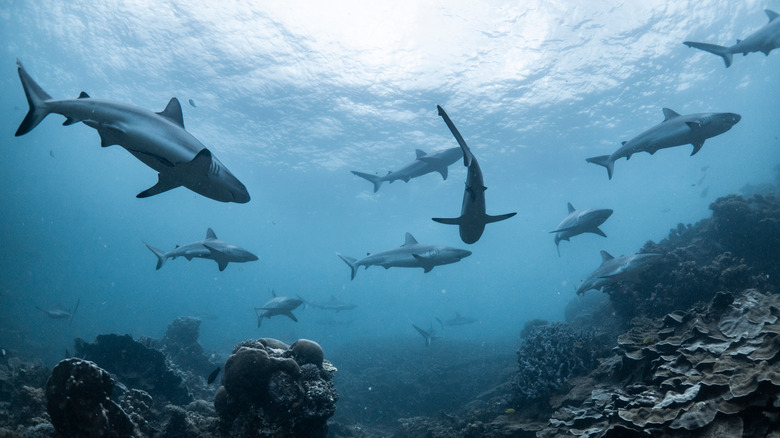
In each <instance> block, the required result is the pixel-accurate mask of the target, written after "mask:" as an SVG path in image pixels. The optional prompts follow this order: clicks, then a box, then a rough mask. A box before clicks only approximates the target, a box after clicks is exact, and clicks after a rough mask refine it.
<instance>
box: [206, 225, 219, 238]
mask: <svg viewBox="0 0 780 438" xmlns="http://www.w3.org/2000/svg"><path fill="white" fill-rule="evenodd" d="M216 238H217V235H216V234H214V230H212V229H211V228H210V227H209V229H208V230H206V240H214V239H216Z"/></svg>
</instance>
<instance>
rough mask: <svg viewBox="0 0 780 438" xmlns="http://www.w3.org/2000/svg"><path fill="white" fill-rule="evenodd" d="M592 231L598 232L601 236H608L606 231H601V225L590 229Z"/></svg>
mask: <svg viewBox="0 0 780 438" xmlns="http://www.w3.org/2000/svg"><path fill="white" fill-rule="evenodd" d="M590 232H591V233H593V234H598V235H599V236H603V237H607V235H606V234H604V232H603V231H601V228H599V227H596V228H595V229H593V230H590Z"/></svg>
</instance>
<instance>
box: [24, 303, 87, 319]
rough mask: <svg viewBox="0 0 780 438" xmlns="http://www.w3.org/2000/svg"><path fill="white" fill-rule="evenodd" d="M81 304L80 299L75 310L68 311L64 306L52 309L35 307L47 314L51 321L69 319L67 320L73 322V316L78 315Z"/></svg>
mask: <svg viewBox="0 0 780 438" xmlns="http://www.w3.org/2000/svg"><path fill="white" fill-rule="evenodd" d="M79 304H81V299H80V298H79V300H78V301H76V307H74V308H73V310H72V311H71V310H68V309H65V308H63V307H62V306H56V307H53V308H51V309H44V308H41V307H38V306H35V308H36V309H38V310H40V311H41V312H43V313H45V314H46V316H48V317H49V318H51V319H67V320H73V315H75V314H76V310H78V309H79Z"/></svg>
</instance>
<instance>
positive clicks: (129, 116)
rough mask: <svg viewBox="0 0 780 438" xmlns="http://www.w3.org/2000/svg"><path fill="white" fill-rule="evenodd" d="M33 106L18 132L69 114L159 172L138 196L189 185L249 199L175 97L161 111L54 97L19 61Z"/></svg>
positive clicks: (221, 197) (222, 197) (220, 197)
mask: <svg viewBox="0 0 780 438" xmlns="http://www.w3.org/2000/svg"><path fill="white" fill-rule="evenodd" d="M16 65H17V69H18V71H19V78H20V79H21V80H22V86H23V87H24V94H25V95H26V96H27V102H28V103H29V105H30V111H29V112H28V113H27V116H26V117H25V118H24V120H23V121H22V123H21V125H19V129H18V130H17V131H16V136H17V137H18V136H20V135H24V134H26V133H28V132H30V131H31V130H32V129H33V128H35V127H36V126H37V125H38V124H39V123H40V122H41V121H42V120H43V119H44V118H45V117H46V116H47V115H49V114H51V113H55V114H61V115H63V116H65V117H66V120H65V122H64V123H63V125H66V126H67V125H72V124H74V123H78V122H82V123H84V124H85V125H87V126H89V127H91V128H95V129H96V130H97V131H98V134H100V145H101V146H103V147H105V146H111V145H115V144H117V145H120V146H122V147H123V148H125V149H127V151H128V152H130V153H131V154H133V156H134V157H136V158H138V159H139V160H141V161H142V162H143V163H144V164H146V165H147V166H149V167H151V168H152V169H154V170H156V171H157V172H159V174H158V181H157V184H155V185H154V186H152V187H151V188H149V189H147V190H145V191H143V192H141V193H139V194H138V195H137V197H139V198H146V197H149V196H154V195H157V194H160V193H163V192H166V191H168V190H171V189H174V188H176V187H180V186H184V187H187V188H188V189H190V190H192V191H193V192H195V193H198V194H201V195H203V196H205V197H207V198H211V199H214V200H217V201H222V202H237V203H245V202H249V193H248V192H247V190H246V187H244V185H243V184H242V183H241V181H239V180H238V179H237V178H236V177H235V176H233V174H232V173H230V171H229V170H228V169H227V167H225V165H224V164H222V163H221V162H220V161H219V160H218V159H217V157H215V156H214V155H213V154H212V153H211V151H209V150H208V149H206V147H205V146H203V144H202V143H201V142H199V141H198V140H197V139H196V138H195V137H193V136H192V135H191V134H190V133H189V132H187V131H186V130H185V129H184V121H183V118H182V114H181V104H180V103H179V101H178V99H176V98H175V97H174V98H172V99H171V100H170V102H168V106H166V107H165V110H163V111H162V112H159V113H154V112H151V111H147V110H145V109H142V108H138V107H135V106H131V105H125V104H122V103H117V102H110V101H107V100H98V99H92V98H91V97H89V95H87V93H85V92H83V91H82V92H81V95H79V97H78V99H63V100H55V99H52V98H51V96H49V95H48V94H47V93H46V92H45V91H43V89H42V88H41V87H40V86H39V85H38V84H37V83H36V82H35V81H34V80H33V78H32V77H31V76H30V75H29V74H28V73H27V71H25V69H24V67H22V64H21V63H20V62H19V61H18V60H17V61H16Z"/></svg>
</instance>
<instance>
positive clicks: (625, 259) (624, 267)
mask: <svg viewBox="0 0 780 438" xmlns="http://www.w3.org/2000/svg"><path fill="white" fill-rule="evenodd" d="M662 256H663V255H662V254H655V253H645V254H632V255H628V256H620V257H617V258H615V257H612V255H610V254H609V253H608V252H606V251H601V266H599V267H598V268H596V270H595V271H593V272H591V273H590V275H588V277H587V278H586V279H585V280H583V281H582V284H580V287H579V288H577V295H582V294H584V293H585V292H586V291H589V290H591V289H596V290H601V289H602V288H604V286H608V285H610V284H613V283H617V282H619V281H635V280H636V279H637V277H638V276H639V274H640V273H642V272H644V271H645V270H646V269H647V268H649V267H650V266H652V265H653V263H655V262H657V261H659V260H661V257H662Z"/></svg>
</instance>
